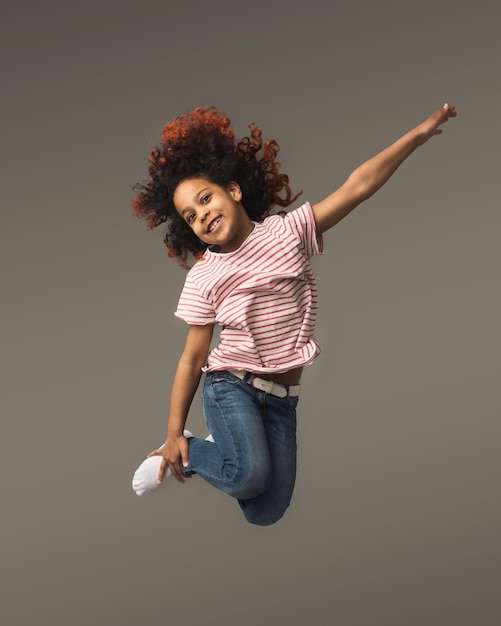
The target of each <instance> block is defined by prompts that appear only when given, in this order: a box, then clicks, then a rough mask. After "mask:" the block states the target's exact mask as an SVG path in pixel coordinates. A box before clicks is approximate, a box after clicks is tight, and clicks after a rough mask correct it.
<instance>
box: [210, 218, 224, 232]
mask: <svg viewBox="0 0 501 626" xmlns="http://www.w3.org/2000/svg"><path fill="white" fill-rule="evenodd" d="M220 223H221V216H219V217H216V218H215V219H213V220H212V222H211V223H210V224H209V227H208V228H207V232H208V233H212V232H213V231H214V230H216V228H217V227H218V226H219V224H220Z"/></svg>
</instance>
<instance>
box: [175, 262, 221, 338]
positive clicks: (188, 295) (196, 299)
mask: <svg viewBox="0 0 501 626" xmlns="http://www.w3.org/2000/svg"><path fill="white" fill-rule="evenodd" d="M174 315H175V316H176V317H179V318H180V319H182V320H184V321H185V322H186V323H187V324H196V325H199V326H203V325H205V324H214V323H215V321H216V313H215V311H214V307H213V306H212V304H211V303H210V302H209V301H208V299H207V298H206V297H204V295H203V294H202V293H201V291H200V289H199V288H198V287H197V285H196V283H195V281H194V280H193V277H192V275H191V272H189V273H188V276H187V277H186V281H185V283H184V287H183V290H182V292H181V296H180V298H179V302H178V305H177V310H176V312H175V313H174Z"/></svg>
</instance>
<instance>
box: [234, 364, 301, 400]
mask: <svg viewBox="0 0 501 626" xmlns="http://www.w3.org/2000/svg"><path fill="white" fill-rule="evenodd" d="M227 371H228V372H229V373H230V374H233V376H236V377H237V378H240V380H244V381H245V382H246V383H249V385H251V386H252V387H254V389H258V390H259V391H264V393H269V394H271V395H272V396H277V398H286V397H287V396H298V395H299V390H300V389H301V385H290V386H286V385H279V384H278V383H274V382H273V381H272V380H266V379H265V378H259V376H256V375H254V374H251V373H250V372H245V371H244V370H234V369H229V370H227Z"/></svg>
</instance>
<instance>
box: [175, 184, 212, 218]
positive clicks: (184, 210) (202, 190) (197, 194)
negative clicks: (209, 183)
mask: <svg viewBox="0 0 501 626" xmlns="http://www.w3.org/2000/svg"><path fill="white" fill-rule="evenodd" d="M208 189H209V187H204V188H203V189H200V190H199V191H197V193H196V194H195V195H194V196H193V202H194V203H195V202H196V201H197V199H198V198H199V197H200V194H202V193H203V192H204V191H207V190H208ZM191 210H192V209H190V207H186V208H185V209H183V210H182V211H181V216H184V214H185V213H186V212H187V211H191Z"/></svg>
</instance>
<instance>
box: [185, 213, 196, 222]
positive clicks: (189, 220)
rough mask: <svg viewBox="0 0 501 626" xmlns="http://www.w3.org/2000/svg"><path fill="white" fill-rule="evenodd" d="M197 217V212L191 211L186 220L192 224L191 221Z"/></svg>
mask: <svg viewBox="0 0 501 626" xmlns="http://www.w3.org/2000/svg"><path fill="white" fill-rule="evenodd" d="M194 219H195V213H190V214H189V215H188V216H187V217H186V221H187V222H188V224H191V222H192V221H193V220H194Z"/></svg>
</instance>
